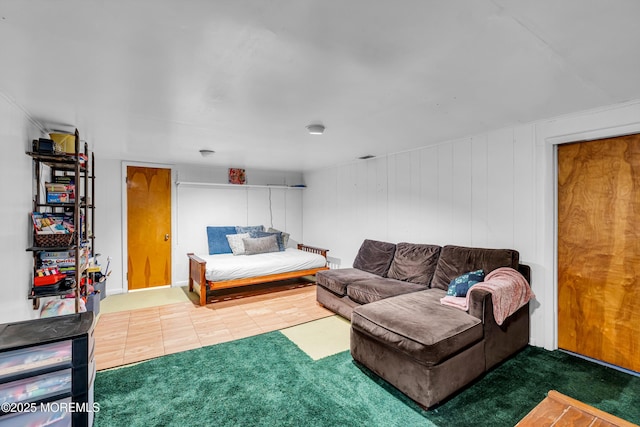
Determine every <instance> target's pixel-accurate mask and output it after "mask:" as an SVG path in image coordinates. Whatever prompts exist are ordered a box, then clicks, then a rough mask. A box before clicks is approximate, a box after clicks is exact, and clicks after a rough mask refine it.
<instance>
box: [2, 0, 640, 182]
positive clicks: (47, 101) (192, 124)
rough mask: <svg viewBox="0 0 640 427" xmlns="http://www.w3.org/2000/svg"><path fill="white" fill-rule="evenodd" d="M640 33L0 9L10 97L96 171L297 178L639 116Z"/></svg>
mask: <svg viewBox="0 0 640 427" xmlns="http://www.w3.org/2000/svg"><path fill="white" fill-rule="evenodd" d="M639 18H640V2H639V1H637V0H599V1H598V0H590V1H585V0H535V1H533V0H513V1H509V0H455V1H454V0H431V1H429V0H415V1H414V0H395V1H392V0H270V1H267V0H224V1H221V0H182V1H180V0H126V1H124V0H110V1H104V0H101V1H97V0H56V1H53V0H0V93H2V94H4V95H5V96H6V97H7V98H8V99H9V100H11V101H12V102H15V103H16V104H17V105H18V106H19V107H21V108H23V109H24V110H25V111H27V112H28V113H29V114H30V115H31V116H32V117H33V118H35V119H36V120H38V121H39V122H41V123H42V124H43V125H44V126H45V127H46V128H48V129H68V128H73V127H76V126H77V127H78V128H79V129H80V131H81V136H82V138H83V139H86V140H87V141H88V142H89V144H90V145H91V146H92V147H93V149H94V150H95V151H96V152H97V153H98V154H99V155H100V156H102V157H107V158H118V159H127V160H147V161H154V162H171V163H194V164H196V163H197V164H211V165H216V166H223V167H246V168H254V169H255V168H257V169H279V170H296V171H303V170H310V169H315V168H320V167H325V166H330V165H334V164H340V163H344V162H348V161H352V160H353V159H355V158H357V157H359V156H362V155H365V154H373V155H384V154H386V153H391V152H398V151H403V150H407V149H411V148H416V147H422V146H427V145H430V144H434V143H437V142H441V141H444V140H450V139H455V138H459V137H463V136H468V135H473V134H477V133H481V132H484V131H487V130H491V129H497V128H500V127H503V126H508V125H512V124H517V123H526V122H531V121H535V120H539V119H543V118H549V117H554V116H557V115H560V114H564V113H569V112H574V111H580V110H585V109H589V108H593V107H598V106H603V105H610V104H614V103H619V102H623V101H628V100H633V99H639V98H640V77H639V76H640V54H639V53H640V25H638V19H639ZM312 122H320V123H323V124H324V125H325V126H326V128H327V129H326V131H325V134H324V135H322V136H312V135H308V134H307V133H306V130H305V126H306V125H308V124H309V123H312ZM203 148H207V149H212V150H215V151H216V154H215V155H214V156H212V157H209V158H206V159H205V158H202V157H201V156H200V155H199V153H198V150H200V149H203Z"/></svg>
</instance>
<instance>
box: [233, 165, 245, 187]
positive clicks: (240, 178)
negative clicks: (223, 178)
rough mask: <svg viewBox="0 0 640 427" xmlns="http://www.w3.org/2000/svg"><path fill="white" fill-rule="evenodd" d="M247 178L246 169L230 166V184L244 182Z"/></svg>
mask: <svg viewBox="0 0 640 427" xmlns="http://www.w3.org/2000/svg"><path fill="white" fill-rule="evenodd" d="M246 180H247V176H246V175H245V172H244V169H237V168H229V184H244V183H245V182H246Z"/></svg>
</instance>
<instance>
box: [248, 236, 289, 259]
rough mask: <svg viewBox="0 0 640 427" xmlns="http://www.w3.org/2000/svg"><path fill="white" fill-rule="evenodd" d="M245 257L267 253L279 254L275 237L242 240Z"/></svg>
mask: <svg viewBox="0 0 640 427" xmlns="http://www.w3.org/2000/svg"><path fill="white" fill-rule="evenodd" d="M242 242H243V243H244V253H245V255H256V254H264V253H267V252H280V248H279V247H278V239H277V238H276V236H275V235H271V236H266V237H249V238H245V239H242Z"/></svg>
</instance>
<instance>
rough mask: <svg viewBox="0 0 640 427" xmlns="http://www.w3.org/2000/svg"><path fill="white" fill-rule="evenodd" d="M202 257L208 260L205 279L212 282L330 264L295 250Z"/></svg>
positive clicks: (311, 254)
mask: <svg viewBox="0 0 640 427" xmlns="http://www.w3.org/2000/svg"><path fill="white" fill-rule="evenodd" d="M198 257H199V258H202V259H203V260H205V261H207V271H206V273H205V278H206V279H207V280H210V281H212V282H219V281H223V280H233V279H246V278H248V277H256V276H266V275H269V274H279V273H288V272H290V271H298V270H308V269H311V268H320V267H324V266H325V265H326V263H327V260H326V259H325V257H323V256H322V255H318V254H314V253H311V252H305V251H301V250H299V249H294V248H287V249H286V250H285V251H283V252H269V253H266V254H257V255H233V254H216V255H198Z"/></svg>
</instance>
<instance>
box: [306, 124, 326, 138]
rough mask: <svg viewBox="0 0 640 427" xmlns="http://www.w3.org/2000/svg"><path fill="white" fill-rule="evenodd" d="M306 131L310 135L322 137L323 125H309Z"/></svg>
mask: <svg viewBox="0 0 640 427" xmlns="http://www.w3.org/2000/svg"><path fill="white" fill-rule="evenodd" d="M307 130H308V131H309V133H310V134H311V135H322V133H323V132H324V125H322V124H319V123H318V124H310V125H308V126H307Z"/></svg>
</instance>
